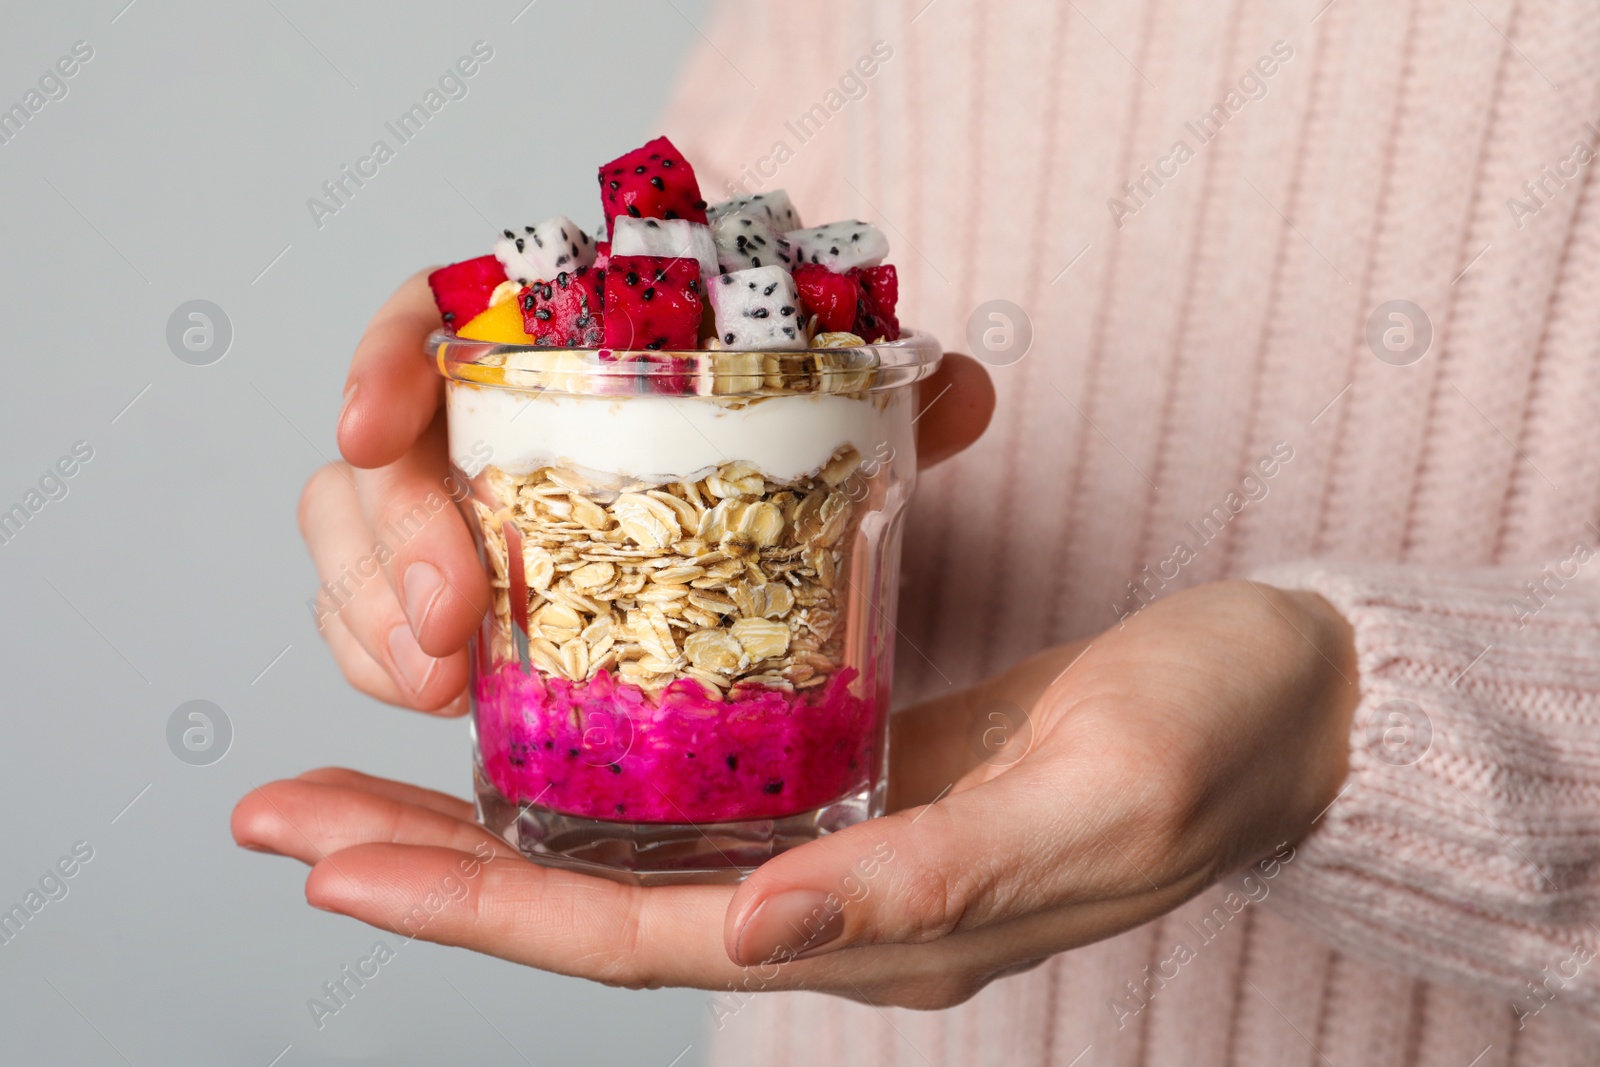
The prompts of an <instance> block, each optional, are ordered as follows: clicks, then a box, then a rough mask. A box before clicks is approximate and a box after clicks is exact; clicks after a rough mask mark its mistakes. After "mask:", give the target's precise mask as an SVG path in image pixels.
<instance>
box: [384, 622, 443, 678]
mask: <svg viewBox="0 0 1600 1067" xmlns="http://www.w3.org/2000/svg"><path fill="white" fill-rule="evenodd" d="M389 656H390V658H392V659H393V660H394V665H395V669H396V670H398V671H399V672H400V678H401V681H403V682H405V684H406V686H407V687H408V688H409V689H410V690H411V692H412V693H413V694H417V693H421V692H422V690H423V688H424V687H425V686H427V684H428V679H429V678H432V677H433V672H434V670H435V669H436V668H437V667H438V666H439V661H438V660H436V659H434V658H433V657H432V656H430V655H428V654H427V653H426V652H424V651H422V646H421V645H419V644H417V639H416V637H415V635H413V634H412V633H411V627H410V626H396V627H395V628H394V629H392V630H390V631H389Z"/></svg>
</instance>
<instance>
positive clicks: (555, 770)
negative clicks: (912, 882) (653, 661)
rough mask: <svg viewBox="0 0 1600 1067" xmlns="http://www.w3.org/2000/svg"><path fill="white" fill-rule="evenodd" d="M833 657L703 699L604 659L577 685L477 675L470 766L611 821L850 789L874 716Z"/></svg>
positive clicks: (526, 799) (778, 812)
mask: <svg viewBox="0 0 1600 1067" xmlns="http://www.w3.org/2000/svg"><path fill="white" fill-rule="evenodd" d="M856 676H857V672H856V671H855V670H853V669H850V668H845V669H843V670H840V671H838V672H836V673H835V674H834V675H833V677H832V678H831V679H829V681H828V684H827V685H825V686H822V687H820V688H818V689H813V690H810V691H809V692H801V693H793V694H790V693H785V692H783V691H782V690H778V689H766V688H761V689H756V688H752V687H745V688H743V689H741V690H740V695H739V696H738V698H737V699H735V698H733V697H731V696H730V697H729V698H728V699H726V700H723V701H717V700H712V699H710V698H708V697H707V696H706V695H705V692H704V691H703V690H702V689H701V688H700V687H699V686H698V685H697V684H695V683H694V682H692V681H689V680H687V679H679V680H678V681H675V682H673V683H672V684H671V685H669V686H667V688H666V689H665V690H664V691H663V692H662V694H661V696H660V698H659V701H657V702H654V703H653V702H652V701H651V699H650V698H649V697H647V696H645V694H644V693H642V692H640V690H639V688H638V687H637V686H634V685H630V684H628V683H626V682H620V681H618V680H616V679H615V678H613V677H612V676H611V675H610V674H608V673H607V672H605V671H602V672H600V674H598V675H596V676H595V677H594V679H592V680H591V681H589V682H588V683H587V684H584V683H573V682H569V681H567V680H566V679H564V678H547V677H541V676H540V675H539V674H538V673H537V672H532V673H529V674H523V673H522V672H521V670H519V669H518V668H517V665H516V664H514V663H508V664H505V665H504V666H502V667H501V668H500V669H499V670H497V671H495V672H493V673H486V674H484V675H482V676H481V677H480V678H479V681H478V686H477V726H478V745H479V748H480V750H481V752H482V756H483V765H484V771H485V773H487V775H488V777H489V781H490V782H492V783H493V784H494V787H495V788H496V789H497V790H499V791H500V794H501V795H502V796H504V797H506V798H507V799H508V800H510V801H511V802H512V803H515V804H528V803H536V804H537V805H538V806H539V807H542V808H550V809H553V810H555V811H560V812H564V813H566V814H569V815H581V816H584V817H587V818H594V819H606V820H610V821H615V822H660V823H687V822H694V823H704V822H725V821H731V820H736V819H766V818H774V817H777V816H782V815H793V814H796V813H798V812H803V811H810V810H811V809H813V808H818V807H821V806H823V805H824V804H829V803H832V802H833V801H835V800H839V799H840V798H842V797H845V796H848V795H850V794H852V793H855V792H857V791H859V790H860V789H861V788H863V787H864V786H865V785H866V784H867V782H868V780H869V778H870V776H871V769H872V760H871V758H870V757H871V750H872V746H873V741H874V738H875V735H876V726H877V722H876V715H875V713H874V707H873V704H872V702H871V700H870V699H863V698H862V697H859V696H856V695H855V694H854V693H853V692H852V691H851V685H850V683H851V682H852V681H853V680H854V679H855V678H856Z"/></svg>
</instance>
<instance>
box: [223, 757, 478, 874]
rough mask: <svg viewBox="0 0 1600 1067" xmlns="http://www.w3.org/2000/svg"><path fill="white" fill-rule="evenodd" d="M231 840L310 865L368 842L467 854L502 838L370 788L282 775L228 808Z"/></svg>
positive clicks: (457, 819)
mask: <svg viewBox="0 0 1600 1067" xmlns="http://www.w3.org/2000/svg"><path fill="white" fill-rule="evenodd" d="M232 829H233V838H234V840H235V841H236V842H238V843H239V844H240V845H243V846H245V847H246V848H253V849H256V850H258V851H264V852H276V853H278V854H279V855H281V856H289V857H291V858H293V859H297V860H300V861H301V862H302V863H306V864H315V863H318V862H321V861H322V860H323V859H325V858H326V857H328V856H331V855H333V854H334V853H337V852H339V851H341V850H343V849H347V848H351V847H353V846H355V845H364V844H369V843H372V842H382V843H385V844H402V845H437V846H441V847H445V848H455V849H461V850H462V851H465V852H471V851H472V850H473V849H474V848H478V847H479V846H481V845H484V844H485V843H488V844H490V845H493V846H495V847H497V848H498V849H499V850H500V851H502V852H505V851H507V850H509V848H510V846H509V845H507V844H506V843H505V842H504V841H500V840H499V839H498V838H495V837H493V836H492V835H491V834H490V833H489V832H488V831H487V830H485V829H484V828H483V827H481V826H478V825H477V824H475V823H471V822H467V821H465V820H462V819H460V818H457V817H456V816H454V815H449V814H445V813H442V812H440V811H437V810H434V809H433V808H432V807H427V806H423V805H420V804H416V803H412V802H410V801H408V800H404V799H396V798H395V797H392V796H385V795H382V794H381V793H379V792H374V791H371V790H370V788H352V787H350V786H348V785H343V784H330V783H323V782H316V781H309V780H307V779H304V778H288V779H284V780H282V781H277V782H269V783H267V784H266V785H264V786H261V787H260V788H259V789H256V790H254V791H253V792H251V793H249V794H248V795H246V796H245V797H244V799H242V800H240V801H239V803H238V804H237V805H235V807H234V809H233V820H232Z"/></svg>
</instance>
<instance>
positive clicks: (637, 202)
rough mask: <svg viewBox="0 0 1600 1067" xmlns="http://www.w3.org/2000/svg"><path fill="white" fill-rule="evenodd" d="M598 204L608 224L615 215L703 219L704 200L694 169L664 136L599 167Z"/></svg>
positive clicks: (612, 220)
mask: <svg viewBox="0 0 1600 1067" xmlns="http://www.w3.org/2000/svg"><path fill="white" fill-rule="evenodd" d="M600 206H601V207H602V208H603V209H604V210H605V213H606V225H607V226H608V227H610V226H613V225H614V220H615V219H617V218H618V217H627V218H635V219H688V220H689V221H690V222H700V223H703V222H705V221H706V202H705V198H704V197H702V196H701V195H700V183H699V182H698V181H696V180H695V176H694V168H693V167H691V166H689V161H688V160H687V159H684V158H683V153H682V152H679V151H678V149H677V146H676V145H674V144H673V143H672V142H671V141H669V140H667V139H666V138H665V137H657V138H656V139H655V140H653V141H651V142H649V143H648V144H644V145H641V146H640V147H638V148H635V149H634V150H633V151H632V152H629V153H627V154H626V155H621V156H618V157H617V158H616V159H613V160H612V161H611V162H610V163H607V164H606V165H605V166H603V167H601V168H600ZM608 232H611V233H614V232H615V231H614V230H612V231H608Z"/></svg>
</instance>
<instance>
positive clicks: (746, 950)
mask: <svg viewBox="0 0 1600 1067" xmlns="http://www.w3.org/2000/svg"><path fill="white" fill-rule="evenodd" d="M829 896H830V895H829V894H827V893H821V892H818V891H817V890H814V889H793V890H790V891H789V892H787V893H779V894H778V895H777V896H775V897H769V898H768V899H766V900H763V901H762V902H761V903H760V904H757V905H756V910H755V911H753V912H751V913H750V917H749V918H747V919H746V920H745V921H744V925H743V926H741V927H740V928H739V933H738V936H737V937H735V938H734V943H733V956H734V962H735V963H738V964H741V965H743V966H747V967H748V966H752V965H754V964H758V963H768V962H772V961H775V960H778V961H781V960H784V959H789V958H792V957H794V956H798V955H801V954H802V953H805V952H809V951H811V950H812V949H815V948H820V947H821V946H823V945H826V944H827V943H828V942H830V941H833V940H834V939H835V938H837V937H838V936H839V935H840V934H841V933H843V932H844V909H843V903H844V902H843V901H841V900H838V898H833V902H834V904H835V905H837V907H835V906H830V903H829Z"/></svg>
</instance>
